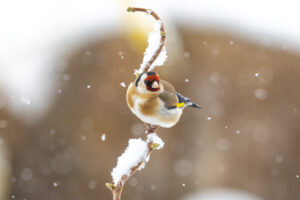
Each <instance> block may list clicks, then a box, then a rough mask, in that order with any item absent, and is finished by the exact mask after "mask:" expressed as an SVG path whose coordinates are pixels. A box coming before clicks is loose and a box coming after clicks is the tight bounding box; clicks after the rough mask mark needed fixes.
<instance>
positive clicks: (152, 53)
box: [127, 7, 167, 75]
mask: <svg viewBox="0 0 300 200" xmlns="http://www.w3.org/2000/svg"><path fill="white" fill-rule="evenodd" d="M127 11H128V12H136V11H139V12H145V13H147V14H148V15H152V16H153V17H154V19H155V20H156V21H155V24H154V32H151V33H149V35H148V47H147V49H146V51H145V53H144V58H143V62H142V64H141V66H140V68H139V69H138V70H135V74H136V75H137V74H141V73H143V72H147V71H152V70H153V69H154V68H155V67H156V66H161V65H163V64H164V62H165V61H166V59H167V50H166V47H165V40H166V32H165V29H164V26H163V23H162V22H161V20H160V18H159V16H158V15H157V14H156V13H155V12H154V11H152V10H150V9H145V8H133V7H129V8H128V9H127Z"/></svg>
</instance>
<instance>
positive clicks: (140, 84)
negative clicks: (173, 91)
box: [135, 72, 162, 94]
mask: <svg viewBox="0 0 300 200" xmlns="http://www.w3.org/2000/svg"><path fill="white" fill-rule="evenodd" d="M135 86H136V87H137V89H138V91H139V92H140V93H142V94H153V93H160V92H161V90H162V88H161V85H160V83H159V76H158V74H157V73H156V72H145V73H142V74H140V75H139V76H138V78H137V79H136V81H135Z"/></svg>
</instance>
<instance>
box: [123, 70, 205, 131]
mask: <svg viewBox="0 0 300 200" xmlns="http://www.w3.org/2000/svg"><path fill="white" fill-rule="evenodd" d="M126 100H127V104H128V107H129V108H130V110H131V111H132V112H133V114H135V115H136V116H137V117H138V118H139V119H140V120H142V121H143V122H145V124H146V127H148V128H153V129H156V128H157V127H164V128H170V127H172V126H174V125H175V124H176V123H177V122H178V121H179V119H180V117H181V115H182V111H183V110H184V109H185V108H187V107H192V108H198V109H201V107H200V106H199V105H197V104H195V103H193V102H192V101H191V99H190V98H187V97H184V96H183V95H181V94H180V93H178V92H176V89H175V88H174V86H173V85H172V84H171V83H169V82H167V81H165V80H161V79H160V78H159V75H158V73H156V72H154V71H149V72H143V73H141V74H139V75H137V78H136V79H135V80H134V81H133V82H132V83H130V85H129V86H128V89H127V93H126Z"/></svg>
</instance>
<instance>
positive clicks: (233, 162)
mask: <svg viewBox="0 0 300 200" xmlns="http://www.w3.org/2000/svg"><path fill="white" fill-rule="evenodd" d="M178 31H179V38H180V40H181V47H180V48H182V53H180V54H179V56H176V58H175V57H172V54H171V55H170V54H169V58H168V60H167V62H166V65H165V66H163V67H160V68H156V71H157V72H158V73H159V74H160V76H161V78H162V79H165V80H168V81H169V82H171V83H172V84H173V85H174V86H175V87H176V88H177V90H178V91H179V92H181V93H182V94H184V95H185V96H189V97H191V98H192V99H193V100H194V101H195V102H197V103H198V104H199V105H201V107H203V108H204V109H203V110H200V111H198V110H193V109H187V110H185V112H184V114H183V116H182V118H181V120H180V122H179V123H178V124H177V125H176V126H175V127H173V128H170V129H163V128H161V129H160V130H159V135H160V136H161V138H162V139H163V140H164V141H165V143H166V145H165V147H164V148H163V149H162V150H160V151H156V152H154V153H153V154H152V156H151V160H150V162H149V163H148V164H147V166H146V168H145V169H143V170H142V171H141V172H139V173H137V174H136V175H135V176H134V177H133V178H132V179H131V180H130V181H129V182H128V183H127V184H126V186H125V188H124V192H123V199H124V200H125V199H127V200H129V199H130V200H146V199H157V200H163V199H181V198H182V197H183V196H184V195H186V194H189V193H191V192H193V191H197V190H199V189H200V190H202V189H205V188H233V189H237V190H242V191H246V192H248V193H251V194H253V195H256V196H257V197H258V198H261V199H266V200H282V199H300V178H299V175H300V150H299V143H300V136H299V131H300V125H299V122H300V114H299V109H300V87H299V84H300V68H299V62H300V57H299V55H297V54H294V53H292V52H290V51H288V50H286V49H274V48H269V47H265V46H260V45H258V44H254V43H251V42H247V41H244V40H242V39H240V38H239V37H236V36H234V35H229V34H225V33H223V32H218V31H209V30H199V29H187V28H184V27H178ZM168 34H169V35H171V34H172V33H168ZM168 48H177V47H176V43H174V44H172V46H169V47H168ZM66 60H67V63H68V67H67V69H66V70H65V71H61V70H57V71H55V72H53V73H55V74H56V76H57V77H58V80H59V81H60V83H61V84H60V86H59V87H57V88H56V90H57V94H56V100H55V103H54V104H53V105H52V106H51V109H50V111H49V112H48V113H47V114H46V117H44V118H42V119H41V120H40V121H38V123H35V124H32V125H28V124H25V123H23V122H22V121H20V120H18V119H16V118H14V117H12V116H11V114H10V113H9V112H8V111H7V106H6V104H7V101H8V98H5V97H4V96H3V95H2V96H1V98H0V111H1V112H0V134H1V140H0V148H1V149H0V151H1V154H2V155H1V156H0V157H1V159H2V161H1V162H0V170H1V173H0V178H1V184H0V192H1V194H2V196H1V198H0V199H3V200H4V199H28V200H38V199H44V200H53V199H55V200H60V199H75V200H76V199H78V200H79V199H86V200H96V199H97V200H99V199H101V200H102V199H103V200H108V199H111V198H112V197H111V194H110V191H109V190H108V189H107V188H106V187H105V185H104V184H105V183H106V182H110V181H111V176H110V172H111V170H112V168H113V167H115V165H116V161H117V157H118V156H119V155H120V154H121V153H122V152H123V151H124V149H125V147H126V146H127V142H128V139H130V138H133V137H144V133H143V132H144V127H143V124H142V122H140V121H139V120H138V119H137V118H136V117H135V116H134V115H133V114H132V113H131V112H130V110H129V109H128V108H127V105H126V101H125V94H126V88H123V87H121V86H120V83H121V82H123V81H124V82H125V83H126V85H128V84H129V83H130V82H131V81H132V80H133V79H134V78H135V77H134V75H133V70H134V69H135V68H138V66H139V64H140V62H141V60H142V51H141V50H140V49H138V48H136V46H135V45H133V43H130V42H129V40H128V39H127V38H126V37H125V36H124V35H122V34H120V35H118V34H117V35H111V36H107V37H105V38H101V39H99V40H98V41H91V42H88V43H86V44H85V45H84V46H82V47H81V48H80V50H78V51H74V52H72V53H71V56H70V57H68V58H66ZM0 94H1V93H0ZM24 115H25V116H26V113H24ZM208 117H211V120H208ZM104 133H105V134H106V140H105V141H102V140H101V136H102V134H104Z"/></svg>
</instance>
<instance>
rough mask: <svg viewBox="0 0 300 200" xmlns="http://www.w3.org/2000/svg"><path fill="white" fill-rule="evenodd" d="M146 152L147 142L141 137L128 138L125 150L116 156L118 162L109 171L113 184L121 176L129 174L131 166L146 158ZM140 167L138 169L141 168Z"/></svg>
mask: <svg viewBox="0 0 300 200" xmlns="http://www.w3.org/2000/svg"><path fill="white" fill-rule="evenodd" d="M147 154H148V147H147V143H146V142H145V141H143V140H142V139H141V138H139V139H130V140H129V142H128V147H127V149H126V150H125V152H124V153H123V154H122V155H121V156H120V157H119V158H118V164H117V166H116V167H115V168H114V169H113V171H112V172H111V175H112V178H113V182H114V184H117V183H118V182H119V181H120V180H121V178H122V176H129V175H130V173H131V168H133V167H134V166H137V165H138V164H139V163H140V162H141V161H143V160H146V158H147V156H148V155H147ZM141 169H142V168H140V169H139V170H141Z"/></svg>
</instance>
